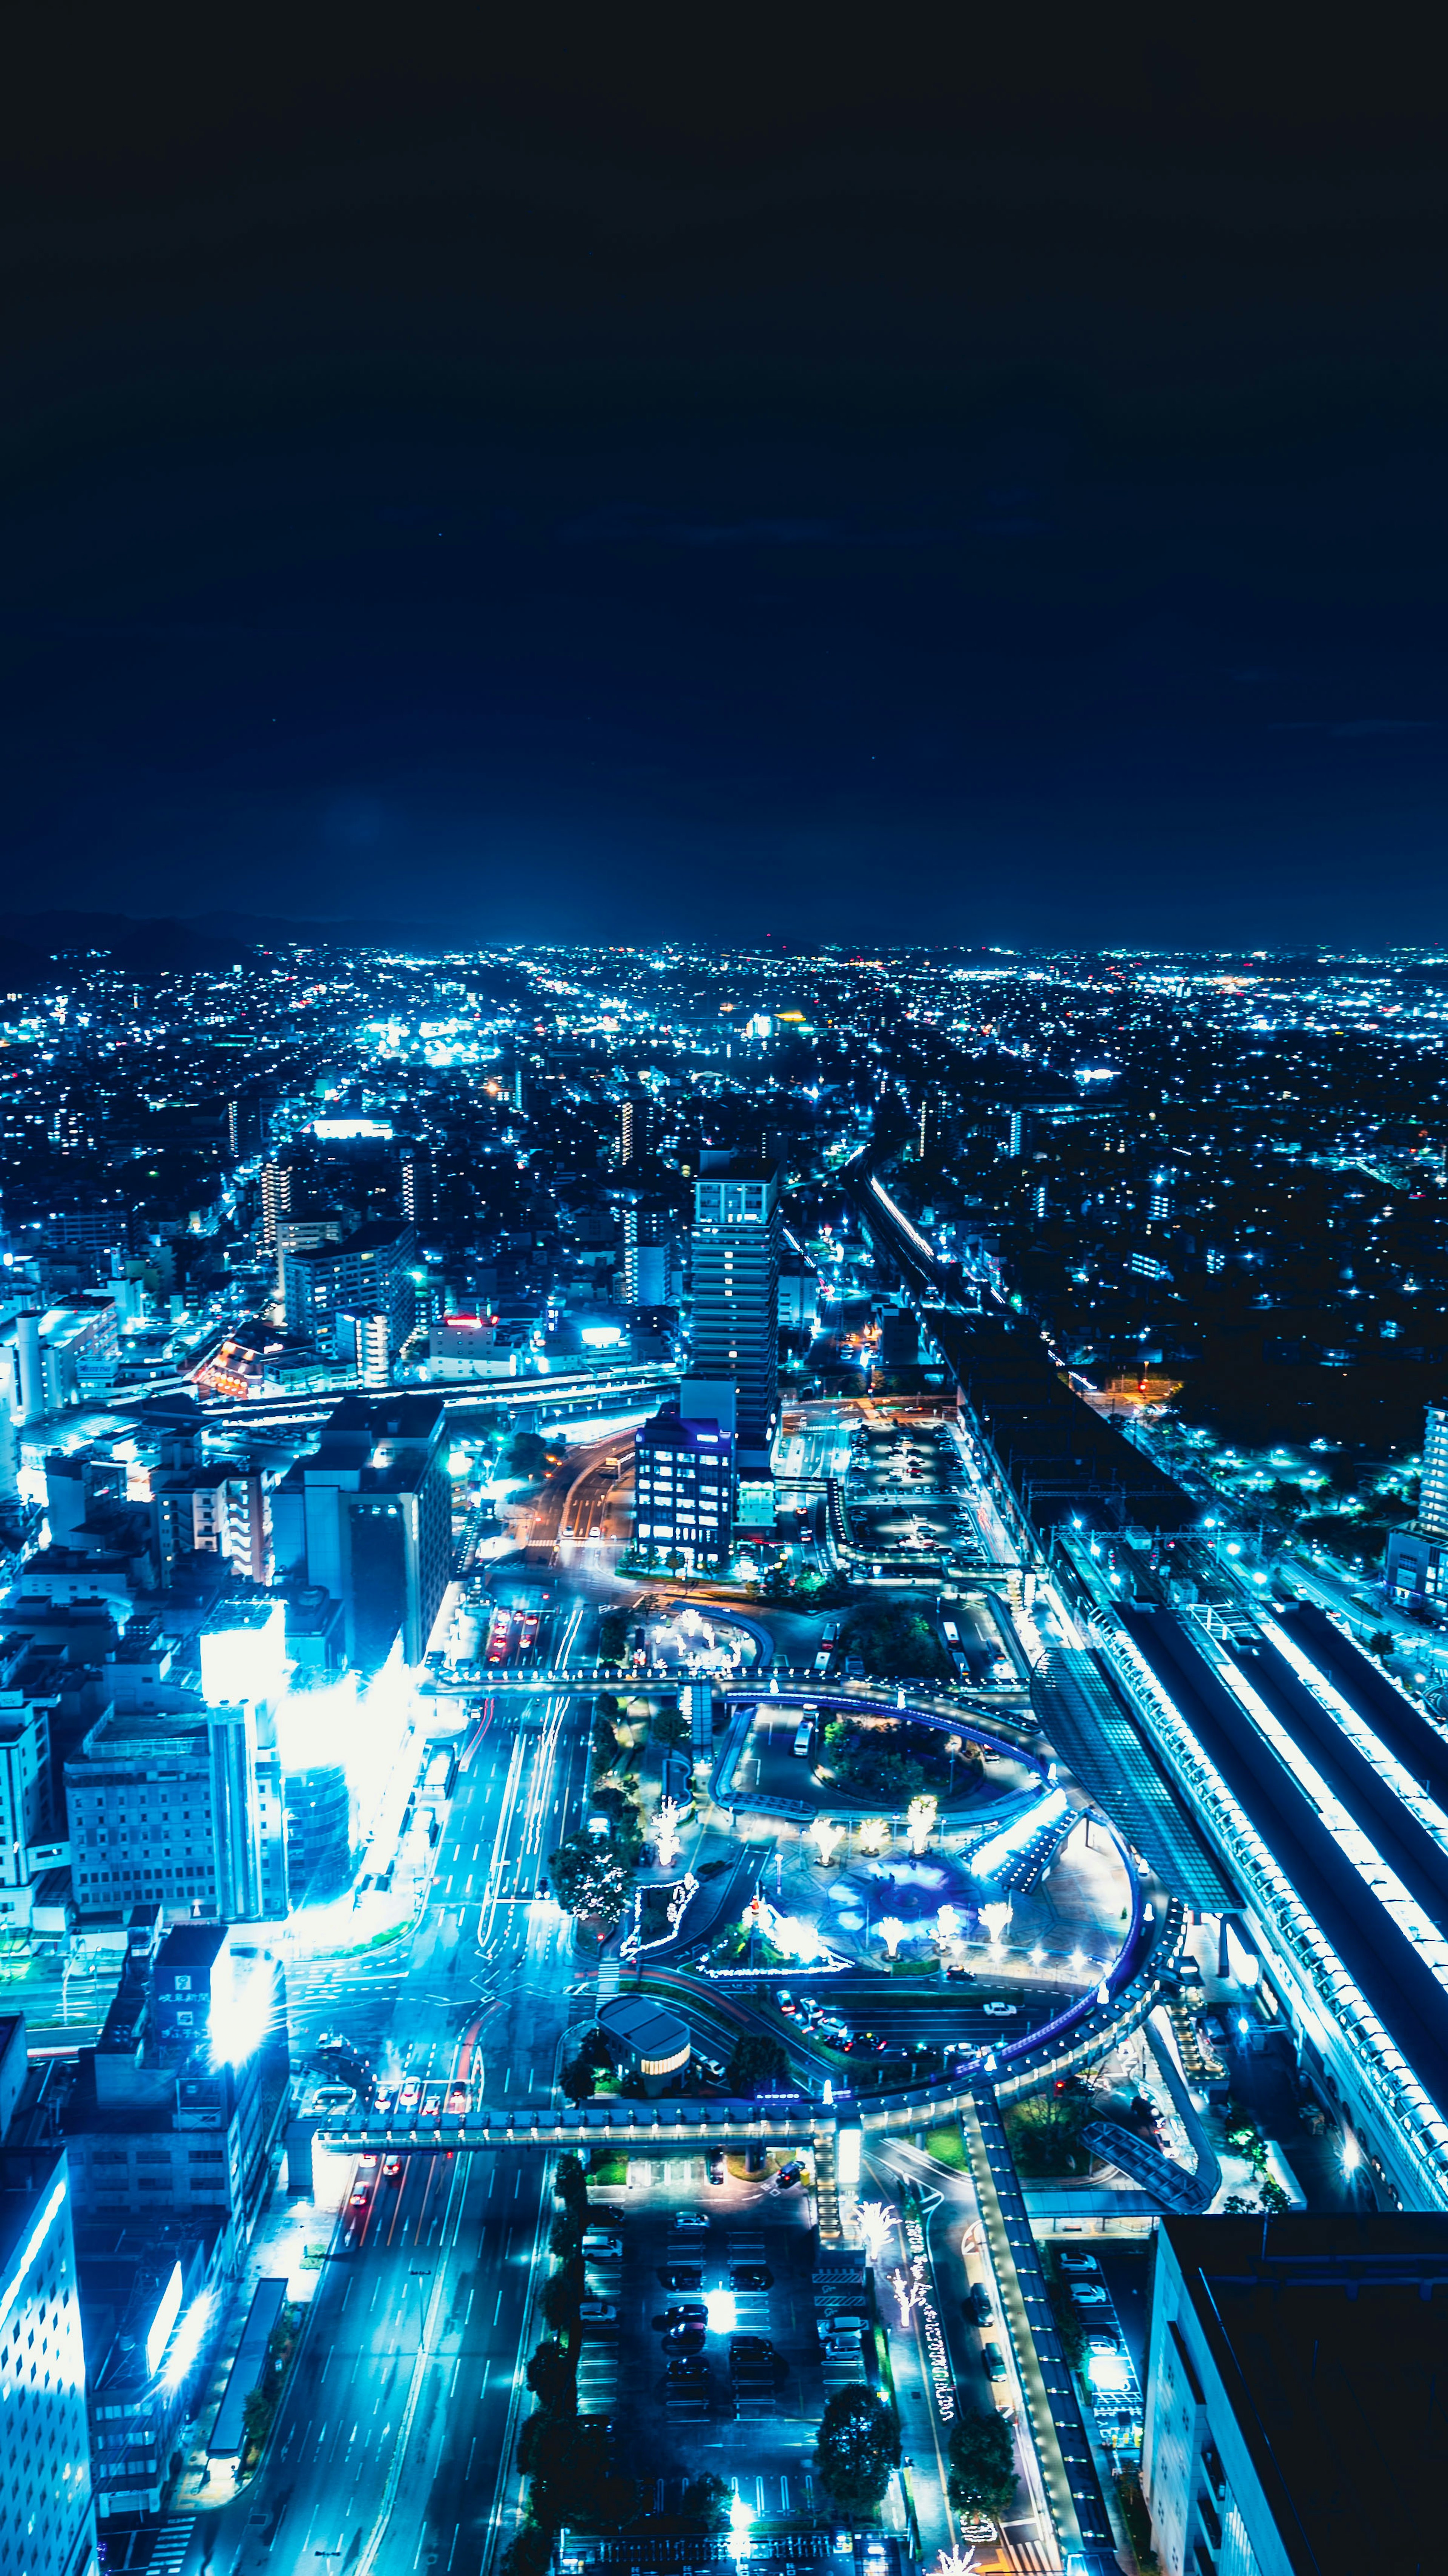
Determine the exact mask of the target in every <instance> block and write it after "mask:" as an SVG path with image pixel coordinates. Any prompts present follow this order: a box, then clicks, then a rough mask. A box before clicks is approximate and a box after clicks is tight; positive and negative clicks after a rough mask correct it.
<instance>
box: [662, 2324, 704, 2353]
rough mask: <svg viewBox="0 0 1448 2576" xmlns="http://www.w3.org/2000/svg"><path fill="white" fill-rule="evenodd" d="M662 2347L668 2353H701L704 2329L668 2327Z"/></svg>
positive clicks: (699, 2327) (698, 2327) (700, 2327)
mask: <svg viewBox="0 0 1448 2576" xmlns="http://www.w3.org/2000/svg"><path fill="white" fill-rule="evenodd" d="M664 2345H665V2349H666V2350H667V2351H669V2352H702V2351H703V2349H704V2329H703V2327H702V2326H670V2328H669V2330H668V2332H667V2334H666V2335H665V2337H664Z"/></svg>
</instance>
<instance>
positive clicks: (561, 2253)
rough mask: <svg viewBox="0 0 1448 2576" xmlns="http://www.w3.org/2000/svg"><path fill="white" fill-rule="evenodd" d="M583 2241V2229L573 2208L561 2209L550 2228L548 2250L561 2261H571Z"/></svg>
mask: <svg viewBox="0 0 1448 2576" xmlns="http://www.w3.org/2000/svg"><path fill="white" fill-rule="evenodd" d="M582 2241H583V2230H582V2228H581V2227H580V2226H579V2223H578V2220H577V2219H576V2218H575V2217H574V2214H573V2212H572V2210H571V2209H560V2210H559V2212H558V2214H557V2216H556V2217H555V2219H554V2221H553V2224H552V2226H551V2227H550V2228H549V2230H548V2251H549V2253H550V2254H556V2255H557V2257H558V2260H559V2262H560V2263H571V2262H572V2260H573V2257H574V2255H575V2254H576V2253H577V2252H578V2249H579V2246H580V2244H581V2243H582Z"/></svg>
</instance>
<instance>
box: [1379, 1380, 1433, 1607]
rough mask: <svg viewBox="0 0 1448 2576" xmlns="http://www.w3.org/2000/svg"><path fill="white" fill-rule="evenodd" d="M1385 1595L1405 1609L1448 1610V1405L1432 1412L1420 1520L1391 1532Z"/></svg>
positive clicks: (1429, 1412) (1425, 1442) (1429, 1413)
mask: <svg viewBox="0 0 1448 2576" xmlns="http://www.w3.org/2000/svg"><path fill="white" fill-rule="evenodd" d="M1383 1591H1384V1593H1385V1595H1386V1597H1387V1599H1388V1600H1389V1601H1391V1602H1393V1603H1394V1604H1395V1605H1396V1606H1397V1607H1398V1608H1399V1609H1402V1610H1422V1611H1427V1612H1429V1613H1430V1614H1434V1615H1437V1616H1440V1617H1441V1616H1442V1614H1443V1613H1444V1611H1445V1610H1448V1404H1430V1405H1429V1406H1428V1408H1427V1421H1426V1423H1425V1425H1424V1431H1423V1479H1422V1483H1421V1485H1420V1487H1419V1491H1418V1517H1417V1520H1416V1521H1415V1522H1414V1524H1413V1526H1412V1528H1411V1529H1403V1530H1390V1531H1389V1533H1388V1544H1387V1552H1386V1560H1385V1563H1384V1567H1383Z"/></svg>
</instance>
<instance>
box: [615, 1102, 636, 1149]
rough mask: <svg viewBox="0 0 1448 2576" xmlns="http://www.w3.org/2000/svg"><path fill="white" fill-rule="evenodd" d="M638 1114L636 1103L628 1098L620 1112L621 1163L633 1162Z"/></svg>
mask: <svg viewBox="0 0 1448 2576" xmlns="http://www.w3.org/2000/svg"><path fill="white" fill-rule="evenodd" d="M636 1114H637V1111H636V1104H635V1103H634V1102H633V1101H632V1100H626V1101H625V1102H624V1104H623V1107H622V1108H621V1109H620V1111H619V1114H618V1159H619V1161H620V1162H621V1163H631V1162H632V1161H633V1159H634V1153H635V1150H636V1149H635V1145H634V1119H635V1116H636Z"/></svg>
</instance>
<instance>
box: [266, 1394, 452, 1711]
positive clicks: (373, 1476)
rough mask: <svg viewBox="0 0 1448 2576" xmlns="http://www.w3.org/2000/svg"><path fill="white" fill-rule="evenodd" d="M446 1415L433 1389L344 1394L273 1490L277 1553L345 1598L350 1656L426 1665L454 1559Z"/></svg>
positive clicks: (365, 1662)
mask: <svg viewBox="0 0 1448 2576" xmlns="http://www.w3.org/2000/svg"><path fill="white" fill-rule="evenodd" d="M445 1428H446V1415H445V1413H444V1410H443V1405H442V1399H441V1398H440V1397H438V1396H432V1395H394V1396H390V1397H386V1398H383V1399H380V1400H374V1401H369V1400H367V1399H366V1398H364V1397H362V1396H349V1397H345V1398H344V1399H343V1401H342V1402H341V1403H340V1404H339V1405H337V1406H336V1408H335V1410H334V1411H333V1412H332V1414H331V1415H330V1416H329V1418H328V1420H327V1422H326V1424H325V1426H324V1428H323V1431H322V1435H321V1439H320V1441H319V1443H318V1446H317V1448H316V1449H315V1450H314V1451H313V1452H312V1453H311V1454H310V1455H309V1456H307V1457H304V1458H299V1459H298V1460H297V1462H296V1465H295V1466H294V1467H293V1468H292V1469H291V1470H290V1472H289V1474H288V1475H287V1476H286V1477H285V1479H284V1480H283V1482H282V1484H281V1486H280V1487H279V1488H278V1490H277V1494H276V1496H275V1498H274V1502H273V1528H274V1531H275V1533H276V1541H277V1555H278V1561H279V1563H280V1564H281V1565H282V1566H283V1567H284V1568H286V1570H288V1571H290V1572H292V1573H301V1574H304V1576H305V1579H306V1581H307V1582H308V1583H309V1584H317V1585H320V1586H321V1588H322V1590H323V1591H324V1592H327V1593H329V1594H330V1595H331V1597H332V1599H333V1600H334V1601H340V1602H341V1603H342V1605H343V1611H344V1617H345V1634H346V1648H347V1657H348V1661H349V1662H350V1663H353V1664H356V1665H358V1666H360V1667H361V1668H362V1669H363V1670H365V1671H369V1672H371V1671H376V1670H378V1669H379V1668H380V1666H381V1665H383V1664H384V1663H385V1662H386V1660H387V1657H388V1655H389V1654H390V1652H391V1650H392V1645H393V1641H394V1639H396V1638H397V1637H398V1636H399V1635H400V1636H401V1638H402V1654H403V1660H404V1662H405V1663H408V1664H420V1663H421V1661H422V1659H423V1656H424V1654H425V1653H426V1651H427V1642H428V1638H429V1636H430V1635H431V1633H432V1627H433V1622H434V1620H435V1619H436V1617H437V1614H438V1611H439V1610H440V1609H441V1607H442V1598H443V1594H444V1593H445V1591H446V1590H447V1584H448V1576H449V1573H450V1571H451V1562H452V1495H451V1488H450V1484H449V1480H448V1473H447V1454H446V1448H445V1445H444V1432H445Z"/></svg>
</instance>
